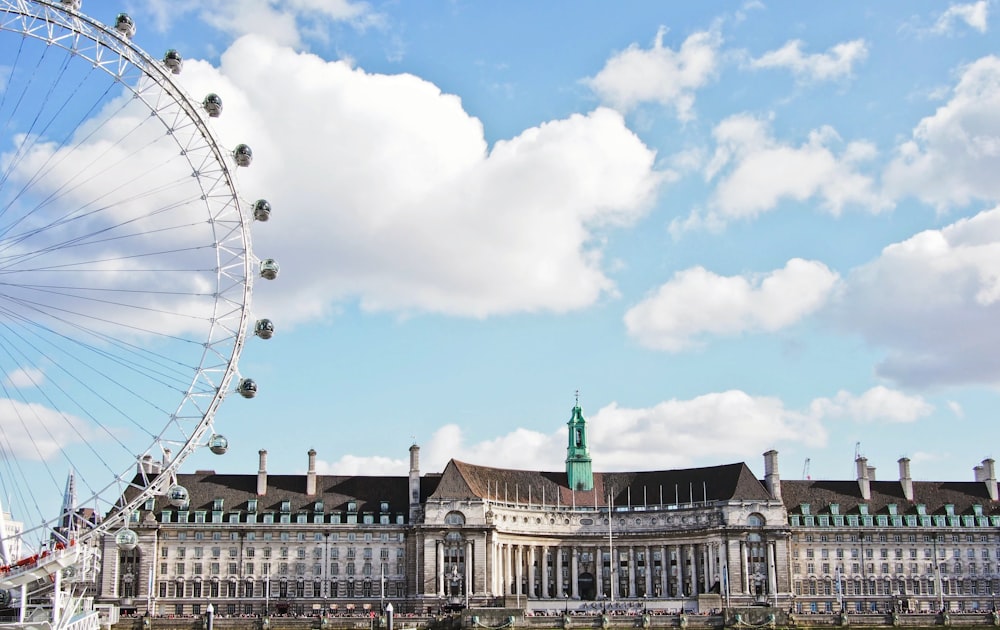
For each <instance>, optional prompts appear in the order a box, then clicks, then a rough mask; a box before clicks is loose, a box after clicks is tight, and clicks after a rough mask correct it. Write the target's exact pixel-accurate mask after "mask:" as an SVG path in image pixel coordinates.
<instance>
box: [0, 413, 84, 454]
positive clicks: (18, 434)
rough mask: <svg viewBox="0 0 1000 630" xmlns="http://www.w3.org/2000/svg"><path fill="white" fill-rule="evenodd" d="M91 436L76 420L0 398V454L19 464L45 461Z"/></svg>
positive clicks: (65, 415)
mask: <svg viewBox="0 0 1000 630" xmlns="http://www.w3.org/2000/svg"><path fill="white" fill-rule="evenodd" d="M88 437H94V438H95V440H96V436H93V435H92V432H91V431H89V430H88V429H87V427H86V423H84V422H83V421H82V420H80V419H79V418H77V417H75V416H73V415H71V414H68V413H65V412H61V411H56V410H54V409H51V408H49V407H46V406H44V405H40V404H38V403H25V402H22V401H19V400H13V399H10V398H2V399H0V453H3V458H4V459H7V458H8V457H9V454H10V453H16V457H17V459H18V460H21V461H33V460H35V461H37V460H47V459H49V458H51V457H53V456H55V455H57V454H58V453H59V452H60V451H62V450H63V449H65V448H67V447H68V446H70V445H72V444H76V443H80V442H84V441H86V440H87V439H88Z"/></svg>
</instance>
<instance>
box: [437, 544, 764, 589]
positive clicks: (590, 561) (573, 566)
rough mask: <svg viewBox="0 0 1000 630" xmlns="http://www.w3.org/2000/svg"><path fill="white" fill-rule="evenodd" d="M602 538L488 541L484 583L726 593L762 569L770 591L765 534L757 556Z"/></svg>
mask: <svg viewBox="0 0 1000 630" xmlns="http://www.w3.org/2000/svg"><path fill="white" fill-rule="evenodd" d="M602 542H603V543H604V544H583V545H581V544H565V543H559V542H554V543H532V542H513V541H499V540H498V541H495V542H493V544H492V545H491V546H490V550H489V551H490V558H489V559H488V561H487V565H488V568H489V571H488V575H486V576H485V578H486V579H485V582H486V587H487V590H488V592H489V593H491V594H497V595H505V596H511V597H515V596H518V597H528V598H530V599H555V600H559V599H566V598H567V597H568V598H570V599H630V598H639V597H657V598H681V599H683V598H688V597H694V596H696V595H697V594H699V593H707V592H713V591H714V592H718V593H720V594H722V593H725V592H727V589H728V592H729V593H731V594H739V593H742V594H746V595H751V594H753V593H754V592H755V589H756V588H757V586H758V585H757V584H756V583H755V580H759V579H760V578H759V577H758V576H759V575H761V573H760V572H761V571H763V574H764V578H765V579H766V587H765V588H766V592H767V593H775V592H777V575H776V571H775V543H774V542H773V541H770V542H768V543H764V544H766V549H767V557H766V562H765V563H763V564H761V563H759V562H758V561H757V557H756V556H755V553H757V552H756V551H754V550H756V549H758V547H757V546H754V545H753V544H752V543H747V542H742V541H699V542H684V543H673V544H666V543H660V542H650V543H640V544H632V543H622V544H613V545H609V544H607V541H606V540H604V541H602ZM757 545H758V546H759V545H760V543H758V544H757ZM595 559H596V566H595ZM730 559H732V561H731V562H730ZM438 566H443V565H442V564H441V563H439V565H438ZM609 571H610V575H609V573H608V572H609ZM442 579H443V576H442ZM442 585H443V582H442ZM585 591H587V592H585Z"/></svg>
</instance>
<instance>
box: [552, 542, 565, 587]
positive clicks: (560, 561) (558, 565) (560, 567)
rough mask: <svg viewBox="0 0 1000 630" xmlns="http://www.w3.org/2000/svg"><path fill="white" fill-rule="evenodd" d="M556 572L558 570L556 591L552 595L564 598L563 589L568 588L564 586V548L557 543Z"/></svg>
mask: <svg viewBox="0 0 1000 630" xmlns="http://www.w3.org/2000/svg"><path fill="white" fill-rule="evenodd" d="M555 572H556V592H555V593H554V594H553V595H552V596H553V597H558V598H560V599H562V598H563V591H565V590H566V589H565V588H564V587H563V548H562V547H560V546H558V545H556V561H555Z"/></svg>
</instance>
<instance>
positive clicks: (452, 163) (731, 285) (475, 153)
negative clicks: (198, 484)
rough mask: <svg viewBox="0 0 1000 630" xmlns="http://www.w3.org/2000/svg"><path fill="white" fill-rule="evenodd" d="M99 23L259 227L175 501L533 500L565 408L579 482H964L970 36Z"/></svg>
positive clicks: (972, 25)
mask: <svg viewBox="0 0 1000 630" xmlns="http://www.w3.org/2000/svg"><path fill="white" fill-rule="evenodd" d="M95 7H99V8H100V10H102V11H103V10H105V7H104V6H103V4H99V3H96V2H90V3H85V6H84V10H85V11H90V12H91V13H93V12H94V11H96V10H97V9H96V8H95ZM125 9H126V10H128V11H129V12H130V14H131V15H132V16H133V17H134V18H135V20H136V23H137V26H138V34H137V35H136V37H135V41H136V43H138V44H139V45H140V46H142V47H144V48H145V49H147V50H148V51H150V53H151V54H153V55H154V56H159V54H160V53H161V51H162V50H163V49H165V48H168V47H174V48H177V49H179V50H180V51H181V52H182V54H183V55H184V57H185V60H186V63H185V70H184V73H183V74H182V75H181V77H180V78H179V80H180V81H181V83H182V84H183V85H184V86H185V88H186V89H187V90H188V91H189V92H190V93H192V94H193V95H197V97H198V98H199V99H200V95H201V94H202V93H204V92H207V91H214V92H217V93H219V94H220V95H221V96H222V97H223V99H224V101H225V103H226V109H225V114H224V116H223V117H222V118H220V119H219V120H218V121H213V125H215V126H216V130H217V131H218V133H219V136H220V137H221V138H222V139H223V141H224V142H226V143H228V144H231V145H234V144H235V143H237V142H246V143H248V144H250V145H251V146H252V147H253V148H254V152H255V161H254V164H253V166H252V168H250V169H247V170H246V171H245V172H241V173H240V186H241V191H242V192H243V195H244V196H245V197H246V199H248V200H252V199H256V198H259V197H265V198H267V199H269V200H270V201H271V203H272V205H273V206H274V214H273V218H272V220H271V221H270V222H268V223H267V224H264V225H258V226H255V234H254V249H255V253H256V254H257V255H258V256H260V257H273V258H276V259H277V260H278V262H279V263H280V264H281V277H280V278H279V280H278V281H276V282H273V283H260V282H258V283H257V285H256V286H255V294H254V301H253V310H254V312H255V316H258V317H269V318H271V319H273V320H274V321H275V324H276V326H277V331H278V332H277V334H276V335H275V337H274V338H273V339H272V340H270V341H266V342H264V341H261V340H257V339H254V340H251V342H250V343H249V344H248V346H247V348H246V350H245V351H244V353H243V357H242V359H241V361H240V371H241V373H242V374H243V375H245V376H250V377H252V378H254V379H255V380H256V381H257V382H258V384H259V386H260V393H259V395H258V396H257V398H255V399H253V400H243V399H241V398H239V397H237V396H232V397H230V398H229V399H228V400H227V401H226V402H225V404H224V405H223V408H222V410H221V411H220V413H219V415H218V417H217V421H216V428H217V429H218V430H219V431H220V432H222V433H224V434H225V435H226V436H227V437H228V438H229V440H230V443H231V449H230V451H229V453H228V454H227V455H226V456H225V457H223V458H218V457H215V456H213V455H211V454H210V453H208V452H207V451H206V452H203V453H202V452H199V453H197V454H196V455H194V456H193V457H192V458H191V460H190V461H189V462H188V464H186V466H185V468H187V469H188V470H189V471H193V470H194V469H196V468H198V469H204V468H210V469H215V470H217V471H220V472H223V471H225V472H247V473H250V472H255V471H256V465H257V451H258V449H261V448H266V449H267V450H268V452H269V460H268V463H269V469H270V470H271V471H273V472H275V473H296V472H304V470H305V467H306V461H307V459H306V451H308V450H309V449H310V448H315V449H316V450H317V451H318V454H319V460H320V462H319V466H320V471H321V472H326V473H337V474H350V473H359V474H405V472H406V470H407V459H406V458H407V449H408V447H409V446H410V444H412V443H414V442H416V443H418V444H419V445H420V446H421V448H422V458H421V464H422V469H423V470H424V471H425V472H433V471H439V470H441V469H442V468H443V466H444V465H445V463H446V462H447V460H448V458H450V457H454V458H457V459H462V460H465V461H471V462H475V463H479V464H484V465H494V466H507V467H514V468H534V469H543V470H561V469H562V467H563V460H564V458H565V443H566V439H565V424H566V422H567V420H568V419H569V417H570V410H571V408H572V406H573V404H574V393H575V392H576V391H577V390H578V391H579V396H580V404H581V406H582V407H583V408H584V413H585V416H586V417H587V419H588V422H589V427H590V437H591V453H592V456H593V460H594V468H595V470H605V471H611V470H625V469H645V470H649V469H664V468H675V467H688V466H706V465H713V464H722V463H729V462H733V461H746V462H747V463H748V464H749V465H750V467H751V468H752V469H753V470H754V471H755V472H757V473H758V474H762V473H763V470H762V469H763V465H762V457H761V454H762V453H763V452H764V451H766V450H769V449H771V448H774V449H776V450H778V451H779V453H780V461H781V473H782V476H783V477H785V478H800V477H801V476H802V474H803V473H804V472H806V462H807V461H808V473H809V474H810V476H812V477H813V478H833V479H844V478H852V477H853V475H854V465H853V459H854V454H855V451H856V449H858V450H859V451H860V453H862V454H863V455H865V456H866V457H867V458H868V460H869V464H870V465H873V466H875V467H876V468H877V471H878V472H877V478H879V479H895V478H897V465H896V461H897V460H898V459H899V458H900V457H904V456H905V457H909V458H910V459H911V460H912V472H913V475H914V477H915V478H918V479H945V480H972V479H973V471H972V468H973V466H975V465H976V464H978V463H979V462H980V461H981V460H982V459H984V458H986V457H993V456H995V454H994V452H993V447H992V444H991V443H989V442H988V441H987V440H989V438H992V436H993V427H994V424H993V423H994V421H995V414H996V408H997V385H998V383H1000V358H998V357H1000V352H997V348H998V346H1000V332H998V330H1000V327H998V326H997V325H996V323H997V322H998V321H1000V206H998V201H1000V178H998V177H997V175H996V174H997V173H998V172H1000V56H998V53H997V51H996V42H997V39H996V29H997V27H998V23H997V19H998V18H997V5H996V4H995V3H994V2H988V1H986V0H983V1H979V2H971V3H957V4H950V5H949V4H945V3H938V2H881V3H825V4H824V3H819V4H817V3H797V2H773V3H772V2H749V3H745V4H742V5H740V4H736V3H723V2H699V3H666V2H625V3H605V2H601V3H598V2H572V3H571V2H550V3H537V2H530V3H529V2H505V3H486V2H465V1H451V2H439V1H430V2H419V3H417V2H409V3H402V2H378V1H373V2H349V1H347V0H341V1H336V2H335V1H332V0H288V1H277V0H242V1H241V2H239V3H233V2H229V1H224V0H211V1H204V0H201V1H197V2H195V1H186V2H185V1H181V2H178V1H171V2H167V1H153V0H149V1H146V2H137V1H132V2H131V3H129V5H128V6H127V7H125ZM95 17H98V18H102V17H103V16H100V15H95ZM111 18H113V15H109V16H107V19H109V20H110V19H111ZM987 436H988V437H987ZM984 438H986V439H984Z"/></svg>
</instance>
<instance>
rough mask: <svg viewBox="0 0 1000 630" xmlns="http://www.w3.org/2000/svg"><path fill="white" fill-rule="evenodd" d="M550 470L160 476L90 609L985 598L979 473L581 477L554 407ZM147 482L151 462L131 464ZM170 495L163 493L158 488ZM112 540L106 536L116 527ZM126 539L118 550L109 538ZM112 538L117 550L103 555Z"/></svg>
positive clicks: (741, 467)
mask: <svg viewBox="0 0 1000 630" xmlns="http://www.w3.org/2000/svg"><path fill="white" fill-rule="evenodd" d="M567 435H568V442H567V455H566V469H565V471H562V472H544V471H527V470H512V469H503V468H493V467H485V466H479V465H476V464H471V463H467V462H461V461H457V460H452V461H450V462H449V463H448V464H447V466H446V467H445V469H444V471H442V472H441V473H430V474H427V473H421V471H420V460H419V454H420V449H419V447H417V446H416V445H413V446H411V447H410V470H409V474H408V475H407V476H405V477H404V476H397V477H393V476H385V477H379V476H332V475H318V474H317V473H316V471H315V457H316V453H315V451H312V450H310V451H309V453H308V470H307V473H306V474H305V475H273V474H270V473H269V471H268V470H267V453H266V451H261V452H260V459H259V466H258V471H257V474H256V475H253V474H232V475H220V474H216V473H214V472H211V471H199V472H196V473H193V474H182V475H178V476H177V479H176V480H175V481H176V485H175V486H174V487H172V488H171V491H170V492H168V493H167V495H168V496H164V497H157V498H154V499H150V500H149V501H148V502H147V503H146V504H145V505H144V506H143V508H142V509H141V510H138V511H137V512H136V513H135V514H133V515H132V517H131V520H130V523H129V524H128V526H127V528H128V529H130V530H132V531H134V532H135V533H136V534H137V535H138V544H137V545H135V546H132V545H124V546H122V545H120V544H119V542H120V541H121V540H123V538H122V537H121V536H117V535H116V534H111V535H108V536H107V537H106V538H105V540H104V541H103V550H102V551H103V553H102V572H101V575H102V577H101V582H100V584H99V587H98V597H97V599H98V601H100V602H108V603H116V604H118V605H119V606H120V607H121V608H122V609H124V610H125V611H126V612H127V611H134V612H135V613H137V614H143V613H145V612H146V611H150V612H152V613H153V614H157V615H190V614H199V613H201V612H204V610H205V609H206V607H207V605H208V604H209V603H212V604H213V607H214V609H215V611H216V614H221V615H265V614H266V615H273V614H295V615H341V614H370V613H371V612H372V611H378V610H380V609H381V608H382V607H383V606H384V605H385V604H386V603H389V602H391V603H392V604H393V607H394V609H395V610H396V611H398V612H418V613H425V612H428V611H430V612H435V611H438V610H442V609H447V608H461V607H479V606H498V605H502V606H509V607H518V608H524V609H527V610H548V611H556V610H566V609H574V610H575V609H594V608H601V609H607V608H609V607H610V608H643V609H661V610H664V611H701V612H704V611H708V610H713V609H719V608H723V607H731V606H732V607H742V606H751V605H768V606H775V607H779V608H783V609H795V610H799V611H803V612H808V611H816V612H821V611H840V610H848V611H871V610H879V611H886V610H910V611H917V610H928V611H929V610H939V609H941V608H948V609H952V610H974V609H982V608H985V607H990V606H992V605H993V602H994V599H993V595H994V590H995V589H996V588H998V587H1000V582H998V577H1000V509H998V502H997V481H996V476H995V473H994V469H993V461H992V460H984V461H983V462H982V464H981V465H979V466H976V467H975V479H974V481H970V482H919V481H913V480H912V479H911V478H910V476H909V474H910V473H909V462H908V461H907V460H900V462H899V464H900V478H899V480H897V481H876V480H875V474H874V473H875V471H874V469H873V468H871V467H869V466H868V464H867V461H866V460H864V458H858V461H857V470H858V477H857V479H854V480H848V481H812V480H784V481H783V480H781V478H780V475H779V473H778V454H777V453H776V452H775V451H769V452H767V453H765V454H764V471H765V474H764V478H763V479H758V478H757V477H756V476H755V475H754V474H753V473H752V472H751V471H750V469H749V468H748V467H747V465H746V464H745V463H735V464H725V465H719V466H710V467H704V468H691V469H683V470H665V471H646V472H613V473H601V472H593V471H592V468H591V460H590V454H589V447H588V443H587V432H586V421H585V420H584V418H583V413H582V410H581V409H580V408H579V406H578V405H577V406H576V407H574V409H573V411H572V414H571V419H570V421H569V423H568V431H567ZM143 465H144V466H147V467H149V468H148V470H147V471H146V472H147V473H155V472H156V470H155V467H156V465H155V464H154V463H152V462H149V461H148V460H147V461H145V462H144V463H143ZM175 489H178V490H177V491H176V492H175ZM120 533H121V532H118V534H120ZM127 538H129V536H126V537H124V539H127ZM116 539H117V540H118V541H119V542H116Z"/></svg>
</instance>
